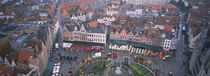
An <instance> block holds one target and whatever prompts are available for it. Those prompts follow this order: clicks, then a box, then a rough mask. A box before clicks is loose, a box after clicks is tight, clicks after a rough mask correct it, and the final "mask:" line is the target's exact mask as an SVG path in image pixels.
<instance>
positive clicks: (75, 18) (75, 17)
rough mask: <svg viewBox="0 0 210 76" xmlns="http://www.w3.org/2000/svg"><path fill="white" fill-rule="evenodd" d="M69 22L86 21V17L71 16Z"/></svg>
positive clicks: (81, 15) (82, 15)
mask: <svg viewBox="0 0 210 76" xmlns="http://www.w3.org/2000/svg"><path fill="white" fill-rule="evenodd" d="M91 17H92V16H91ZM71 20H74V21H77V20H81V21H86V15H84V14H79V15H73V16H72V17H71Z"/></svg>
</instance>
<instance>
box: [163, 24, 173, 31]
mask: <svg viewBox="0 0 210 76" xmlns="http://www.w3.org/2000/svg"><path fill="white" fill-rule="evenodd" d="M173 27H174V26H172V25H167V24H166V25H165V26H164V30H165V31H166V30H167V31H171V30H172V29H173Z"/></svg>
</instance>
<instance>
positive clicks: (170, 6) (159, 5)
mask: <svg viewBox="0 0 210 76" xmlns="http://www.w3.org/2000/svg"><path fill="white" fill-rule="evenodd" d="M146 6H147V7H151V8H152V9H153V10H161V9H162V8H164V7H166V8H168V9H177V8H176V7H175V6H174V5H172V4H167V5H161V4H147V5H146Z"/></svg>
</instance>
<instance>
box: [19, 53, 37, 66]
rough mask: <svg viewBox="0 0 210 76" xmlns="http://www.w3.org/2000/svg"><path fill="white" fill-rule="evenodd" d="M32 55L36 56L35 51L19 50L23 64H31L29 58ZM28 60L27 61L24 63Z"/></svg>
mask: <svg viewBox="0 0 210 76" xmlns="http://www.w3.org/2000/svg"><path fill="white" fill-rule="evenodd" d="M30 56H34V54H33V53H31V52H26V51H19V52H18V62H19V63H22V64H29V60H28V59H29V58H30ZM24 61H26V63H24Z"/></svg>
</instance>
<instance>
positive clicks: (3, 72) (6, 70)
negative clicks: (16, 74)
mask: <svg viewBox="0 0 210 76" xmlns="http://www.w3.org/2000/svg"><path fill="white" fill-rule="evenodd" d="M0 71H1V73H0V76H3V75H6V76H7V73H9V74H10V76H12V75H13V69H12V68H10V67H7V66H6V65H4V64H3V63H0Z"/></svg>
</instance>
